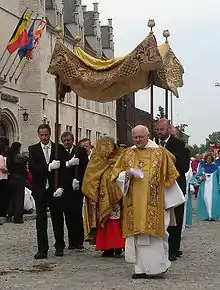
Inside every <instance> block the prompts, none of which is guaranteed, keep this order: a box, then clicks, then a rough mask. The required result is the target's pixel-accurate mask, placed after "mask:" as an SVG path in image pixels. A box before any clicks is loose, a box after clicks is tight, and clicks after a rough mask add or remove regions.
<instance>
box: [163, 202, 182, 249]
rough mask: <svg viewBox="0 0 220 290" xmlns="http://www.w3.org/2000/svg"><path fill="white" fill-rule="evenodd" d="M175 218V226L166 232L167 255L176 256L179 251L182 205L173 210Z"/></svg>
mask: <svg viewBox="0 0 220 290" xmlns="http://www.w3.org/2000/svg"><path fill="white" fill-rule="evenodd" d="M174 212H175V217H176V226H169V227H168V229H167V231H168V233H169V240H168V242H169V254H176V252H177V251H179V250H180V244H181V235H182V226H183V216H184V204H181V205H179V206H177V207H176V208H175V209H174Z"/></svg>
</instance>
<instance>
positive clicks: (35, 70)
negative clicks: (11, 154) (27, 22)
mask: <svg viewBox="0 0 220 290" xmlns="http://www.w3.org/2000/svg"><path fill="white" fill-rule="evenodd" d="M27 6H28V7H29V9H30V10H33V11H34V12H35V14H34V16H33V17H35V15H36V13H38V15H39V16H38V17H39V19H41V18H42V17H44V19H46V22H47V25H46V30H45V31H44V33H43V36H42V39H41V41H40V45H39V47H38V48H37V49H36V50H35V52H34V57H33V60H32V61H31V63H30V64H28V65H27V66H26V67H25V69H24V71H23V73H22V74H21V77H20V78H19V80H18V82H17V84H16V83H15V82H14V79H12V80H11V82H10V80H9V77H10V75H11V74H12V72H13V70H14V67H15V66H16V65H17V63H18V58H17V59H16V61H15V63H14V65H13V68H12V71H11V72H10V73H9V75H8V76H7V77H6V78H5V79H4V74H6V72H7V68H8V67H9V66H10V64H11V63H12V61H13V60H14V56H15V55H16V53H15V54H14V55H12V57H11V58H10V60H9V62H8V65H7V67H6V69H5V70H4V71H3V73H2V74H1V78H0V96H1V98H0V108H1V111H0V120H1V121H0V138H1V139H4V137H6V138H7V139H8V140H9V143H12V142H14V141H19V142H21V143H22V145H23V150H24V151H26V150H27V147H28V146H29V145H30V144H32V143H34V142H36V141H37V134H36V129H37V126H38V125H39V124H41V123H42V122H45V123H49V124H50V126H51V128H52V132H53V135H52V138H54V131H55V94H56V91H55V78H54V77H53V76H51V75H49V74H48V73H47V68H48V65H49V62H50V58H51V54H52V52H53V47H54V44H55V41H56V34H55V27H56V26H57V25H59V26H61V28H62V31H63V40H64V43H65V45H66V46H67V47H69V48H70V49H72V48H73V37H74V36H76V35H80V36H81V38H82V41H81V46H83V47H84V49H85V50H86V51H87V52H88V53H90V54H92V55H93V56H96V57H99V58H104V59H106V58H112V57H113V56H114V45H113V28H112V20H111V19H109V20H108V23H107V25H104V26H101V25H100V20H99V12H98V4H97V3H94V7H93V11H87V8H86V6H83V3H82V2H81V0H14V1H8V0H1V3H0V19H1V23H4V26H2V28H3V29H1V37H0V53H2V52H3V51H4V49H5V47H6V45H7V42H8V39H9V37H10V35H11V33H12V32H13V30H14V28H15V27H16V25H17V23H18V20H19V17H20V16H21V15H22V13H23V11H24V10H25V8H26V7H27ZM6 58H7V55H6V56H5V57H4V59H3V60H2V61H1V63H0V71H1V70H2V67H3V65H4V62H5V60H6ZM21 67H22V66H21ZM18 73H19V70H18ZM15 77H16V75H15ZM25 111H26V112H27V113H28V114H29V117H28V121H27V122H25V121H24V120H23V113H24V112H25ZM59 128H60V132H63V131H65V130H70V131H72V132H73V133H74V134H75V94H74V93H73V92H71V93H68V94H67V96H66V99H65V101H64V102H63V103H62V104H61V105H60V122H59ZM105 134H107V135H110V136H112V137H116V103H115V102H109V103H104V104H103V103H98V102H92V101H88V100H85V99H82V98H79V129H78V138H79V139H81V138H83V137H88V138H90V139H91V140H92V142H95V141H96V140H97V139H98V138H100V137H101V136H102V135H105Z"/></svg>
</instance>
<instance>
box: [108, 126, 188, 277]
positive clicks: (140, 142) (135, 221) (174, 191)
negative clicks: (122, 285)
mask: <svg viewBox="0 0 220 290" xmlns="http://www.w3.org/2000/svg"><path fill="white" fill-rule="evenodd" d="M132 137H133V142H134V146H133V147H131V148H128V149H126V150H125V151H124V152H123V153H122V155H121V156H120V157H119V159H118V160H117V162H116V165H115V167H114V170H113V175H112V180H116V182H117V183H118V184H119V185H120V187H121V189H122V191H123V193H124V208H123V236H124V237H125V238H126V248H125V259H126V261H127V262H130V263H133V264H134V265H135V273H134V275H133V276H132V278H133V279H138V278H151V277H153V278H155V276H156V277H157V276H161V275H163V274H164V273H165V272H166V271H167V270H168V268H169V267H170V265H171V263H170V261H169V260H168V248H167V240H168V234H167V231H166V229H167V227H168V225H169V223H170V211H171V208H173V207H175V206H178V205H179V204H182V203H184V202H185V199H184V196H183V194H182V191H181V190H180V188H179V186H178V185H177V183H176V179H177V178H178V176H179V174H178V172H177V170H176V168H175V165H174V161H175V157H174V156H173V155H172V154H171V153H169V152H168V151H167V150H166V149H165V148H159V146H158V145H157V144H156V143H155V142H153V141H152V140H150V139H149V131H148V129H147V128H146V127H145V126H142V125H138V126H136V127H135V128H134V129H133V130H132Z"/></svg>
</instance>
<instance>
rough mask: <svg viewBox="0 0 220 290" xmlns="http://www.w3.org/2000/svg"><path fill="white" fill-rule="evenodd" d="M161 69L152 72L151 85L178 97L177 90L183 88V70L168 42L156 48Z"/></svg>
mask: <svg viewBox="0 0 220 290" xmlns="http://www.w3.org/2000/svg"><path fill="white" fill-rule="evenodd" d="M158 49H159V52H160V55H161V58H162V60H163V67H162V68H161V69H158V70H156V71H153V72H152V84H154V85H155V86H157V87H160V88H163V89H167V90H169V91H171V92H172V93H173V94H174V95H175V96H176V97H179V94H178V90H177V88H179V87H182V86H183V73H184V69H183V66H182V65H181V63H180V61H179V60H178V58H177V57H176V56H175V54H174V52H173V51H172V49H171V47H170V45H169V43H168V42H166V43H164V44H162V45H160V46H159V47H158Z"/></svg>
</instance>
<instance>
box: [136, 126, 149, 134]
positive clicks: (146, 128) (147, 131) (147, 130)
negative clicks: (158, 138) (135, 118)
mask: <svg viewBox="0 0 220 290" xmlns="http://www.w3.org/2000/svg"><path fill="white" fill-rule="evenodd" d="M137 127H138V128H140V127H141V128H142V129H143V128H145V130H146V133H147V135H149V134H150V131H149V129H148V127H147V126H144V125H137V126H135V127H134V128H133V129H132V133H133V131H134V130H135V129H136V128H137Z"/></svg>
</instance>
